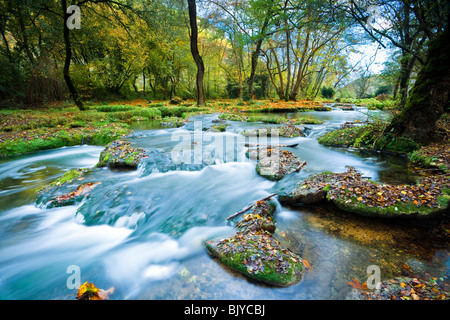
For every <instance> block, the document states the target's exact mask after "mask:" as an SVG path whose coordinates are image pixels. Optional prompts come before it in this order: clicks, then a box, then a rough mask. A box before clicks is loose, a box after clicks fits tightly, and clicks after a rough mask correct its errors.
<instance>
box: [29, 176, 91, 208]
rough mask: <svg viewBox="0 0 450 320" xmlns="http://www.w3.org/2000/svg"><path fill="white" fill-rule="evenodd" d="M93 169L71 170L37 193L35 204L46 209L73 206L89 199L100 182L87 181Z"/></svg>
mask: <svg viewBox="0 0 450 320" xmlns="http://www.w3.org/2000/svg"><path fill="white" fill-rule="evenodd" d="M91 172H92V169H73V170H69V171H67V172H66V173H64V175H62V176H61V177H60V178H58V179H57V180H55V181H53V182H52V183H50V184H49V185H47V186H45V187H43V188H41V189H39V190H37V191H36V200H35V203H36V204H37V205H40V206H45V207H46V208H52V207H60V206H67V205H72V204H76V203H78V202H80V201H81V200H83V199H84V198H86V197H88V196H89V194H90V192H91V190H92V189H93V188H94V187H95V186H96V185H98V184H99V182H93V181H86V180H85V179H86V177H87V174H88V173H91Z"/></svg>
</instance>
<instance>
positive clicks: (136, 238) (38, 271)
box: [0, 110, 449, 299]
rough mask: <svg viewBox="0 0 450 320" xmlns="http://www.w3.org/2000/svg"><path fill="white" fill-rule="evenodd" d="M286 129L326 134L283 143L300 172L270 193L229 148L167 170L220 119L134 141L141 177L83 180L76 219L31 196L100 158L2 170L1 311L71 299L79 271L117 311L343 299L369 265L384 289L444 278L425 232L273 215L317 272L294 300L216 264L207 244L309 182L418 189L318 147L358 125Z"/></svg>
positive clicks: (47, 159)
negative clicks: (345, 179)
mask: <svg viewBox="0 0 450 320" xmlns="http://www.w3.org/2000/svg"><path fill="white" fill-rule="evenodd" d="M283 116H287V117H305V116H306V117H314V118H320V119H322V120H324V121H325V122H324V124H321V125H308V127H311V129H312V130H311V133H310V134H309V135H308V136H307V137H299V138H291V139H283V138H282V139H280V140H281V141H280V142H281V143H284V142H289V143H298V145H297V146H296V147H295V148H289V150H290V151H292V152H294V153H295V154H296V155H298V156H299V157H300V158H302V159H303V160H305V161H307V166H306V167H305V168H304V170H302V171H301V172H299V173H297V174H293V175H291V176H287V177H285V178H284V179H283V180H281V181H279V182H277V183H275V182H272V181H268V180H266V179H264V178H262V177H260V176H259V175H258V174H257V173H256V172H255V163H254V162H252V161H250V160H248V159H246V160H242V157H241V156H242V154H243V153H245V150H242V148H241V149H239V148H237V147H236V146H235V147H234V148H231V149H229V150H228V149H227V151H225V152H224V153H222V154H218V155H215V157H216V158H215V162H214V163H213V164H205V163H201V164H176V163H174V162H173V161H172V159H171V157H170V153H171V151H172V149H173V147H174V146H175V145H177V144H178V143H180V141H179V140H173V139H172V137H173V135H174V133H180V132H183V131H182V130H184V131H187V132H191V133H192V132H193V131H192V130H194V128H195V123H194V122H195V121H201V124H202V126H203V127H206V128H207V127H209V126H211V125H212V124H213V122H212V121H213V120H214V119H217V115H206V116H199V117H195V118H192V119H191V121H190V122H189V123H187V124H186V126H185V127H184V128H164V129H157V130H148V129H155V128H148V127H142V128H140V129H139V128H136V129H137V131H136V132H135V134H134V135H133V137H132V138H131V139H130V141H131V142H132V144H133V145H134V146H139V147H142V148H144V149H146V150H147V151H148V152H149V154H150V157H149V158H148V159H146V161H144V162H143V163H142V164H141V166H140V167H139V168H138V170H137V171H131V172H112V171H110V170H109V169H106V168H97V169H95V170H94V171H93V173H92V175H91V176H90V179H94V180H95V181H100V182H102V184H101V185H100V186H101V187H98V188H95V189H94V190H93V193H92V196H91V198H90V199H88V200H86V201H84V202H83V203H81V204H79V205H76V206H68V207H63V208H53V209H42V208H38V207H36V206H35V205H34V203H33V200H34V191H35V190H36V189H38V188H39V187H42V186H44V185H46V184H48V183H49V182H50V181H52V180H54V179H55V178H57V177H59V176H60V175H62V174H63V172H65V171H67V170H69V169H72V168H79V167H92V166H93V165H94V164H95V163H96V162H97V160H98V156H99V153H100V152H101V150H102V149H103V148H101V147H93V146H80V147H70V148H61V149H57V150H51V151H44V152H37V153H34V154H30V155H26V156H21V157H16V158H12V159H8V160H6V159H4V160H2V162H1V163H0V186H1V191H0V230H1V231H0V298H1V299H73V298H74V296H73V294H74V293H75V290H73V289H69V288H67V285H66V281H67V278H68V277H69V276H70V274H68V273H67V268H68V267H69V266H71V265H77V266H79V267H80V270H81V281H82V282H85V281H90V282H93V283H95V284H96V285H97V286H98V287H100V288H104V289H107V288H109V287H112V286H114V287H115V289H116V290H115V293H114V294H113V295H112V296H111V298H112V299H344V298H345V297H346V295H347V294H348V292H349V290H350V289H351V287H350V286H349V285H348V283H347V282H348V281H351V279H352V278H355V279H358V280H359V281H361V282H364V281H366V280H367V273H366V272H367V268H368V266H370V265H376V266H379V267H380V270H381V277H382V280H387V279H389V278H391V277H395V276H399V275H402V274H403V273H404V272H405V266H407V267H409V268H411V269H413V270H414V271H415V272H421V273H425V272H428V273H430V274H433V275H436V276H442V277H447V273H448V264H449V257H448V253H449V251H448V239H442V238H440V236H439V235H438V234H435V233H434V231H433V232H432V230H433V229H430V228H429V226H427V225H426V224H424V223H422V224H418V223H405V222H404V221H403V222H401V221H395V220H389V221H384V220H378V219H369V218H362V217H356V216H354V215H351V214H347V213H343V212H339V211H336V209H334V208H332V207H312V208H306V207H302V206H297V207H282V206H281V205H278V210H277V212H276V216H275V218H276V221H277V231H276V234H275V236H276V237H277V238H278V239H279V240H280V241H281V242H283V243H285V244H286V245H287V246H288V247H289V248H290V249H291V250H292V251H294V252H296V253H298V254H299V255H301V256H302V257H303V258H304V259H306V260H307V261H308V262H309V264H310V265H311V269H309V270H307V271H306V274H305V276H304V278H303V280H302V281H301V282H300V283H299V284H297V285H295V286H292V287H287V288H274V287H271V286H267V285H262V284H259V283H256V282H254V281H252V280H249V279H247V278H245V277H243V276H242V275H240V274H237V273H236V272H234V271H232V270H230V269H228V268H227V267H225V266H223V265H222V264H220V263H217V261H215V260H214V259H212V258H211V257H210V256H209V255H208V254H207V253H206V251H205V249H204V247H203V242H204V241H205V240H207V239H211V238H216V237H227V236H228V235H230V234H232V233H233V232H234V229H233V226H232V225H231V223H230V222H228V221H227V220H226V218H227V217H228V216H229V215H231V214H232V213H234V212H236V211H239V210H241V209H242V208H243V207H245V206H247V205H249V204H251V203H252V202H254V201H255V200H258V199H261V198H263V197H264V196H267V195H268V194H271V193H273V192H275V191H276V190H279V188H281V187H282V186H285V185H289V184H291V183H296V182H297V181H298V180H300V179H303V178H306V177H307V176H309V175H310V174H313V173H316V172H322V171H325V170H328V171H335V172H343V171H345V170H346V166H353V167H355V168H356V169H358V170H360V171H361V172H362V173H363V175H364V176H368V177H371V179H373V180H378V181H383V182H390V183H405V182H413V181H414V180H415V179H416V178H417V177H416V176H415V175H414V174H413V173H411V172H410V171H408V166H407V165H406V164H407V162H406V159H404V158H401V157H395V156H389V155H383V154H379V153H373V152H364V151H361V150H351V149H349V150H347V149H338V148H327V147H324V146H321V145H319V144H318V142H317V137H318V136H320V135H321V134H323V133H325V132H327V131H328V130H332V129H333V128H338V127H339V126H340V125H341V124H342V123H345V122H346V121H354V120H359V121H364V119H365V118H366V117H367V116H366V115H365V114H363V113H362V112H359V111H342V110H334V111H332V112H309V113H298V114H283ZM262 126H267V124H262V123H241V122H230V126H229V127H228V130H227V131H228V132H226V133H210V132H205V133H204V135H203V138H204V141H202V142H203V143H202V146H201V148H202V150H205V148H208V145H209V144H210V143H211V141H214V139H224V141H226V138H228V139H229V138H230V137H231V138H233V139H236V138H237V137H238V136H239V132H241V131H243V130H247V129H249V128H254V127H262ZM194 142H195V141H191V140H189V141H185V143H187V145H190V144H192V143H194ZM225 145H226V144H225ZM238 149H239V150H238ZM230 153H233V154H234V155H235V156H234V157H231V158H230V157H229V155H230ZM229 159H233V160H232V161H228V160H229ZM434 223H435V224H437V225H439V224H440V223H442V222H439V221H438V222H434ZM444 227H445V226H444Z"/></svg>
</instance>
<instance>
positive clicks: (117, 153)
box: [96, 140, 148, 170]
mask: <svg viewBox="0 0 450 320" xmlns="http://www.w3.org/2000/svg"><path fill="white" fill-rule="evenodd" d="M146 157H148V155H147V153H146V152H145V151H144V149H142V148H133V147H131V145H130V142H128V141H123V140H116V141H113V142H111V143H110V144H108V145H107V146H106V147H105V150H103V151H102V152H101V153H100V159H99V162H98V163H97V164H96V167H106V166H107V167H109V168H111V169H122V170H125V169H132V170H133V169H137V166H138V164H139V162H140V161H141V160H142V159H143V158H146Z"/></svg>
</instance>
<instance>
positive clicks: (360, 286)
mask: <svg viewBox="0 0 450 320" xmlns="http://www.w3.org/2000/svg"><path fill="white" fill-rule="evenodd" d="M347 283H348V284H349V285H350V286H352V287H353V288H355V289H358V290H368V289H369V288H368V287H367V284H366V283H365V282H364V283H361V282H359V281H358V280H356V279H355V278H352V282H347Z"/></svg>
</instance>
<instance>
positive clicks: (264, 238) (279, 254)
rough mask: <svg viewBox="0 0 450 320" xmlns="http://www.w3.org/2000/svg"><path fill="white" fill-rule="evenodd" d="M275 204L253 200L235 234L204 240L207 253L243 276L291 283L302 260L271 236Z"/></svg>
mask: <svg viewBox="0 0 450 320" xmlns="http://www.w3.org/2000/svg"><path fill="white" fill-rule="evenodd" d="M274 211H275V205H274V204H273V203H271V202H269V201H258V202H256V203H255V204H254V205H253V207H252V209H251V212H250V213H249V214H245V215H244V216H243V219H241V220H240V221H239V222H238V223H237V224H236V229H237V232H236V234H235V235H234V236H232V237H230V238H227V239H222V240H210V241H207V242H206V248H207V250H208V252H209V254H210V255H211V256H213V257H215V258H217V259H219V260H220V262H222V263H223V264H225V265H227V266H228V267H230V268H232V269H234V270H236V271H239V272H240V273H242V274H244V275H245V276H247V277H249V278H252V279H255V280H258V281H261V282H264V283H267V284H270V285H276V286H290V285H293V284H296V283H298V282H299V281H300V280H301V279H302V276H303V272H304V266H303V263H302V259H301V258H300V257H299V256H297V255H296V254H294V253H293V252H291V251H290V250H289V249H287V248H286V247H284V246H283V245H282V244H281V243H280V242H279V241H278V240H276V239H275V238H274V236H273V233H274V232H275V222H274V220H273V217H272V214H273V212H274Z"/></svg>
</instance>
